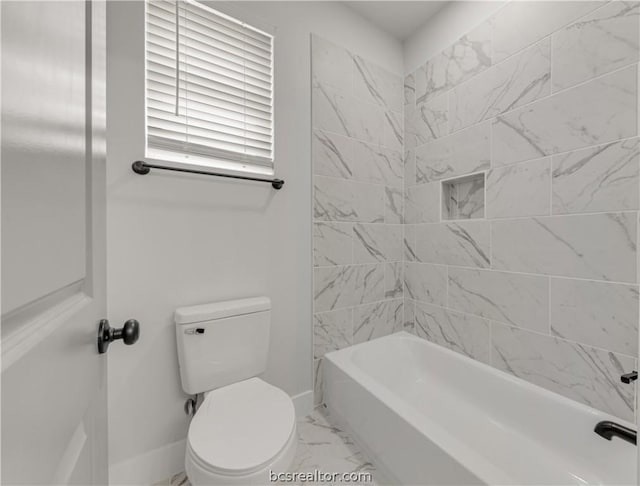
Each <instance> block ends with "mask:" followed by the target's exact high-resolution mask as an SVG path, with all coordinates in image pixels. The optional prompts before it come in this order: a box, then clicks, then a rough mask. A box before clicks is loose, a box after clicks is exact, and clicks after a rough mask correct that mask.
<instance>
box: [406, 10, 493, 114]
mask: <svg viewBox="0 0 640 486" xmlns="http://www.w3.org/2000/svg"><path fill="white" fill-rule="evenodd" d="M489 66H491V26H490V24H489V23H488V22H484V23H482V24H480V25H479V26H478V27H476V28H475V29H473V30H472V31H471V32H469V33H468V34H466V35H464V36H463V37H461V38H460V39H458V41H456V42H455V43H454V44H453V45H451V46H450V47H448V48H447V49H445V50H444V51H443V52H442V53H440V54H438V55H437V56H435V57H434V58H432V59H430V60H429V61H427V63H426V64H425V65H424V66H422V67H421V68H420V69H418V71H417V72H416V101H417V102H418V103H422V102H425V101H429V100H431V99H433V98H435V97H436V96H438V95H440V94H442V93H444V92H446V91H448V90H449V89H451V88H453V87H454V86H457V85H459V84H460V83H463V82H465V81H466V80H468V79H471V78H473V77H474V76H475V75H477V74H478V73H481V72H482V71H484V70H485V69H487V68H488V67H489Z"/></svg>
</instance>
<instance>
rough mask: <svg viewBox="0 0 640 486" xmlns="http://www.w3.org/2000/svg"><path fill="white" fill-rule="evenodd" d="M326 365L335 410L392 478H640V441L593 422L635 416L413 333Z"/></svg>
mask: <svg viewBox="0 0 640 486" xmlns="http://www.w3.org/2000/svg"><path fill="white" fill-rule="evenodd" d="M322 372H323V377H324V378H323V386H324V399H325V402H326V404H327V407H328V408H329V413H330V416H331V418H332V420H335V421H336V422H337V425H339V426H341V427H344V428H345V429H346V431H347V432H349V433H350V434H351V435H352V436H353V438H354V440H355V441H356V442H357V443H358V444H359V445H360V446H361V447H362V448H363V449H364V450H365V451H367V452H368V454H369V455H370V456H371V458H372V459H373V462H374V463H375V465H376V466H377V467H378V469H379V470H380V471H381V472H382V474H383V476H386V478H387V480H388V481H390V482H391V483H393V484H456V485H462V484H514V485H515V484H540V485H541V484H554V485H568V484H636V447H635V446H634V445H632V444H629V443H627V442H623V441H622V440H620V439H618V438H616V437H614V438H613V440H612V441H608V440H605V439H603V438H602V437H599V436H598V435H596V434H595V433H594V432H593V427H594V426H595V424H596V423H597V422H599V421H600V420H613V421H615V422H618V423H621V424H624V425H627V426H629V427H634V426H633V424H630V423H627V422H624V421H621V420H619V419H617V418H615V417H612V416H611V415H607V414H605V413H602V412H599V411H597V410H594V409H592V408H590V407H587V406H585V405H582V404H579V403H577V402H574V401H572V400H569V399H566V398H564V397H562V396H560V395H557V394H555V393H552V392H549V391H547V390H545V389H543V388H540V387H538V386H535V385H532V384H529V383H527V382H525V381H523V380H520V379H518V378H515V377H512V376H510V375H507V374H505V373H503V372H501V371H498V370H495V369H494V368H492V367H490V366H487V365H484V364H482V363H479V362H477V361H475V360H472V359H470V358H467V357H465V356H462V355H460V354H458V353H455V352H453V351H449V350H448V349H445V348H442V347H440V346H436V345H434V344H432V343H430V342H428V341H425V340H423V339H420V338H417V337H415V336H412V335H410V334H408V333H405V332H400V333H397V334H393V335H391V336H386V337H383V338H380V339H376V340H374V341H369V342H367V343H363V344H358V345H356V346H352V347H349V348H346V349H342V350H340V351H334V352H332V353H328V354H326V355H325V359H324V361H323V371H322ZM634 429H635V427H634Z"/></svg>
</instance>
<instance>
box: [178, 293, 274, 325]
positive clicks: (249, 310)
mask: <svg viewBox="0 0 640 486" xmlns="http://www.w3.org/2000/svg"><path fill="white" fill-rule="evenodd" d="M269 309H271V300H270V299H269V298H268V297H252V298H250V299H238V300H227V301H224V302H212V303H210V304H201V305H191V306H188V307H179V308H178V309H176V311H175V313H174V319H175V321H176V324H193V323H194V322H203V321H211V320H214V319H223V318H225V317H233V316H241V315H244V314H253V313H254V312H262V311H266V310H269Z"/></svg>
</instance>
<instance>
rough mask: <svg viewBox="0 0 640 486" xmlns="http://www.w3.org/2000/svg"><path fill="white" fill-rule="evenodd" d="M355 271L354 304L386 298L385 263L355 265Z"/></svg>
mask: <svg viewBox="0 0 640 486" xmlns="http://www.w3.org/2000/svg"><path fill="white" fill-rule="evenodd" d="M353 272H354V273H353V304H354V305H357V304H366V303H369V302H377V301H379V300H382V299H383V298H384V290H385V289H384V264H382V263H380V264H369V265H355V266H354V268H353Z"/></svg>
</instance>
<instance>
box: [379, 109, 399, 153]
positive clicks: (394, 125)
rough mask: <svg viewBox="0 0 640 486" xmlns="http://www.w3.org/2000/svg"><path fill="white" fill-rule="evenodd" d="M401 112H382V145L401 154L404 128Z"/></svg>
mask: <svg viewBox="0 0 640 486" xmlns="http://www.w3.org/2000/svg"><path fill="white" fill-rule="evenodd" d="M403 121H404V118H403V115H402V112H400V113H398V112H395V111H390V110H387V111H385V112H384V127H383V132H384V138H383V141H382V145H384V146H385V147H387V148H390V149H392V150H397V151H399V152H402V150H403V148H404V126H403Z"/></svg>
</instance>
